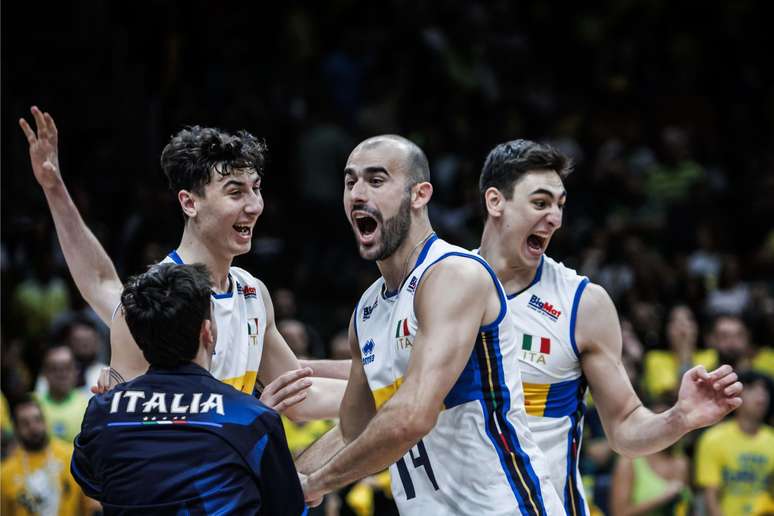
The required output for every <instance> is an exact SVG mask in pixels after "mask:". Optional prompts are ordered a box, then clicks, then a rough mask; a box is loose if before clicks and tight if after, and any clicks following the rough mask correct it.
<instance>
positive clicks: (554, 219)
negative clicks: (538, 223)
mask: <svg viewBox="0 0 774 516" xmlns="http://www.w3.org/2000/svg"><path fill="white" fill-rule="evenodd" d="M548 223H549V224H550V225H551V226H552V227H553V228H554V229H559V228H560V227H562V210H561V209H559V206H557V205H554V206H553V207H552V208H551V212H550V213H549V214H548Z"/></svg>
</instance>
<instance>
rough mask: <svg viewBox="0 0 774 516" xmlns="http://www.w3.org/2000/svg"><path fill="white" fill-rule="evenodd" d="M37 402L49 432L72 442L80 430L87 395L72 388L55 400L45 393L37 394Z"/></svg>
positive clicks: (87, 400) (87, 404) (53, 435)
mask: <svg viewBox="0 0 774 516" xmlns="http://www.w3.org/2000/svg"><path fill="white" fill-rule="evenodd" d="M38 402H39V403H40V408H41V410H43V416H44V417H45V418H46V426H47V427H48V432H49V434H50V435H51V436H52V437H58V438H59V439H62V440H64V441H67V442H68V443H70V444H72V443H73V440H74V439H75V436H76V435H78V434H79V433H80V432H81V423H82V422H83V415H84V414H85V413H86V407H88V406H89V397H88V396H87V395H86V394H85V393H84V392H82V391H79V390H73V391H72V392H71V393H70V394H69V395H68V396H67V397H66V398H65V399H63V400H61V401H56V400H54V399H52V398H51V397H50V396H49V395H48V394H46V395H44V396H38Z"/></svg>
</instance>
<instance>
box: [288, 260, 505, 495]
mask: <svg viewBox="0 0 774 516" xmlns="http://www.w3.org/2000/svg"><path fill="white" fill-rule="evenodd" d="M449 285H454V286H455V292H454V295H453V296H451V295H449V292H448V288H449ZM483 300H487V301H486V302H483ZM493 304H494V305H497V304H498V300H497V296H496V294H495V290H494V284H493V283H492V280H491V279H490V277H489V276H488V275H487V273H486V271H485V270H484V269H483V268H482V267H481V266H480V265H479V264H477V263H475V262H473V261H470V260H466V259H464V258H448V259H446V260H444V261H443V262H441V263H439V264H437V265H436V266H434V267H433V268H432V269H430V270H429V271H428V272H427V273H426V274H425V277H424V279H423V280H422V283H421V284H420V287H419V288H418V289H417V293H416V297H415V301H414V306H415V310H416V314H417V320H418V321H419V327H418V329H417V334H416V337H415V339H414V347H413V351H412V353H411V359H410V361H409V365H408V370H407V371H406V374H405V376H404V382H403V384H401V386H400V388H399V389H398V391H397V392H396V393H395V395H394V396H393V397H392V398H390V400H388V401H387V402H386V403H385V404H384V405H383V406H382V407H381V408H380V409H379V411H378V412H377V413H376V415H375V416H374V418H373V419H372V420H371V422H370V423H369V424H368V425H367V426H366V428H365V430H364V431H363V432H362V433H361V434H360V435H359V436H358V437H357V438H356V439H355V440H354V441H352V442H350V443H349V444H348V445H347V446H346V447H345V448H344V449H343V450H341V451H340V452H339V453H338V454H337V455H336V456H335V457H334V458H333V459H332V460H331V461H329V462H328V463H327V464H326V465H325V466H323V467H322V468H320V469H318V470H317V471H315V472H313V473H311V474H310V475H309V476H308V477H306V478H305V479H303V482H302V485H303V487H304V495H305V498H306V499H307V500H316V499H319V498H320V497H321V496H322V495H324V494H325V493H328V492H330V491H332V490H334V489H337V488H339V487H341V486H343V485H346V484H348V483H350V482H352V481H354V480H358V479H360V478H363V477H365V476H368V475H370V474H373V473H376V472H378V471H381V470H383V469H384V468H386V467H387V466H389V465H390V464H392V463H393V462H395V461H396V460H398V459H399V458H400V457H402V456H403V455H404V454H405V453H406V452H407V451H408V450H409V449H410V448H411V447H412V446H414V445H415V444H416V443H417V441H419V440H420V439H421V438H422V437H423V436H425V435H426V434H427V433H428V432H430V430H432V428H433V426H435V423H436V420H437V418H438V414H439V413H440V411H441V408H442V407H443V400H444V398H445V397H446V395H447V394H448V393H449V391H450V390H451V388H452V386H453V385H454V382H455V381H456V380H457V378H458V377H459V375H460V373H461V372H462V370H463V369H464V367H465V364H466V363H467V361H468V360H469V358H470V354H471V352H472V349H473V345H474V343H475V340H476V334H477V332H478V329H479V328H480V326H481V325H482V321H483V320H484V318H485V317H488V316H489V314H491V313H494V314H497V313H498V311H499V307H498V306H494V307H493ZM485 314H486V315H485ZM495 317H496V315H492V317H491V319H492V320H493V319H494V318H495ZM487 322H488V321H487ZM440 343H442V344H440ZM353 373H354V368H353Z"/></svg>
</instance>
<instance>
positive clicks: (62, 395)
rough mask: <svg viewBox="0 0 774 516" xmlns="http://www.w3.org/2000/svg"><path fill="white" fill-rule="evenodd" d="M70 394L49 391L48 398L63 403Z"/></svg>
mask: <svg viewBox="0 0 774 516" xmlns="http://www.w3.org/2000/svg"><path fill="white" fill-rule="evenodd" d="M70 392H72V391H68V392H57V391H52V390H50V389H49V391H48V397H49V398H51V399H52V400H54V401H64V400H65V399H66V398H67V396H69V395H70Z"/></svg>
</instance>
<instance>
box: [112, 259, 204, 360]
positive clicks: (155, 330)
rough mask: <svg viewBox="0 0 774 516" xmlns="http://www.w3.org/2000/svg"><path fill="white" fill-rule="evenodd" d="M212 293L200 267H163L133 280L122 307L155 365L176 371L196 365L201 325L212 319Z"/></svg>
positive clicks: (144, 350)
mask: <svg viewBox="0 0 774 516" xmlns="http://www.w3.org/2000/svg"><path fill="white" fill-rule="evenodd" d="M211 287H212V280H211V278H210V273H209V271H208V270H207V267H206V266H204V265H203V264H200V263H197V264H193V265H179V264H176V263H160V264H157V265H152V266H151V267H150V268H149V269H148V271H147V272H145V273H144V274H140V275H139V276H134V277H132V278H130V279H129V281H128V282H127V283H126V287H124V291H123V293H122V294H121V307H122V310H123V313H124V317H125V318H126V324H127V326H129V331H130V332H131V334H132V337H134V340H135V342H137V345H138V346H139V347H140V350H142V354H143V356H144V357H145V360H147V361H148V363H149V364H150V365H152V366H157V367H164V368H171V367H175V366H178V365H182V364H186V363H188V362H190V361H191V360H193V359H194V357H195V356H196V353H197V352H198V350H199V332H200V330H201V327H202V322H204V320H205V319H210V318H211V317H212V314H211V313H210V310H211V301H210V292H211Z"/></svg>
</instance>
